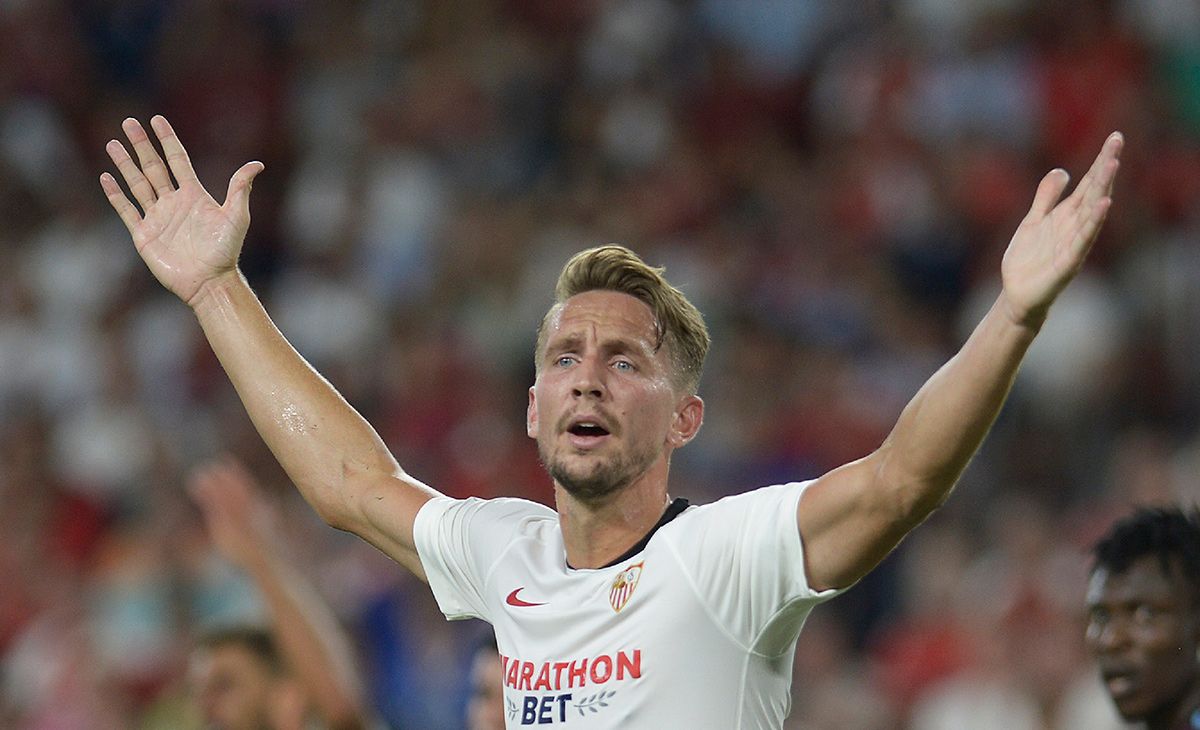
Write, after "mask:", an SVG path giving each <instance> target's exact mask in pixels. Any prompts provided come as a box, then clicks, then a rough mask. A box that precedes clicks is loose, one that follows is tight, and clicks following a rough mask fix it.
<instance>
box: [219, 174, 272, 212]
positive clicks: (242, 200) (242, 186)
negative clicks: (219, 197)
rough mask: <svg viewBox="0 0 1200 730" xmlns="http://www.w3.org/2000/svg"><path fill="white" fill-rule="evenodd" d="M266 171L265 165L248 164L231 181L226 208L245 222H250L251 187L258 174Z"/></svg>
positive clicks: (226, 196)
mask: <svg viewBox="0 0 1200 730" xmlns="http://www.w3.org/2000/svg"><path fill="white" fill-rule="evenodd" d="M264 169H266V166H265V165H263V163H261V162H258V161H255V162H247V163H246V164H244V165H242V166H241V167H240V168H238V171H237V172H235V173H233V177H231V178H230V179H229V190H228V191H227V192H226V193H225V204H224V206H222V207H224V208H226V209H228V210H230V211H231V212H233V213H235V214H237V215H238V216H240V217H241V219H242V220H244V221H249V220H250V187H251V185H252V184H253V183H254V178H255V177H256V176H257V175H258V173H260V172H262V171H263V170H264Z"/></svg>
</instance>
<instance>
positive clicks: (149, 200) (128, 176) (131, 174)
mask: <svg viewBox="0 0 1200 730" xmlns="http://www.w3.org/2000/svg"><path fill="white" fill-rule="evenodd" d="M104 150H105V151H106V152H108V157H109V159H111V160H112V161H113V164H114V165H116V166H117V170H118V171H119V172H120V173H121V177H122V178H124V179H125V184H126V185H128V186H129V191H130V192H132V193H133V197H134V199H135V200H137V202H138V205H140V206H141V207H142V211H143V212H144V211H145V210H146V209H147V208H149V207H150V206H151V205H153V204H154V201H156V200H158V195H157V194H155V192H154V186H153V185H151V184H150V181H149V180H147V179H146V176H145V175H143V174H142V171H141V170H140V169H139V168H138V166H137V163H135V162H134V161H133V158H132V157H130V156H129V152H128V151H126V149H125V145H123V144H121V143H120V142H118V141H117V140H115V139H113V140H109V142H108V144H107V145H105V147H104Z"/></svg>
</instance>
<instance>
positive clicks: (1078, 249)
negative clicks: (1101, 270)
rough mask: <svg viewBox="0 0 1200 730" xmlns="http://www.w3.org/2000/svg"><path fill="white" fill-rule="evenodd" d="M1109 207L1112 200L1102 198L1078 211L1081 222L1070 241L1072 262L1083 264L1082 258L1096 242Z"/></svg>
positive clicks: (1106, 197) (1105, 197)
mask: <svg viewBox="0 0 1200 730" xmlns="http://www.w3.org/2000/svg"><path fill="white" fill-rule="evenodd" d="M1111 207H1112V198H1110V197H1108V196H1104V197H1103V198H1100V199H1099V200H1097V201H1095V202H1094V203H1092V204H1091V205H1090V206H1089V207H1087V208H1082V209H1081V210H1080V215H1081V216H1082V217H1083V220H1082V221H1081V222H1080V223H1079V224H1078V230H1077V231H1076V234H1075V238H1074V239H1073V240H1072V241H1071V256H1072V257H1073V258H1074V260H1076V261H1078V262H1079V263H1082V262H1083V259H1084V257H1086V256H1087V253H1088V251H1090V250H1091V248H1092V243H1094V242H1095V240H1096V235H1097V234H1098V233H1100V228H1101V226H1103V225H1104V220H1105V219H1106V218H1107V217H1108V211H1109V209H1110V208H1111Z"/></svg>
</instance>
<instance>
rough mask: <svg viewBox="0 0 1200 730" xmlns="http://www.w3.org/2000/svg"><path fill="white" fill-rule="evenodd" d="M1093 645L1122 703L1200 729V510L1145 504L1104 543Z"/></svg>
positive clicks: (1092, 603)
mask: <svg viewBox="0 0 1200 730" xmlns="http://www.w3.org/2000/svg"><path fill="white" fill-rule="evenodd" d="M1095 558H1096V564H1095V568H1094V569H1093V571H1092V577H1091V582H1090V584H1089V586H1088V592H1087V612H1088V622H1087V635H1086V636H1087V645H1088V648H1089V649H1090V650H1091V652H1092V654H1093V655H1094V656H1095V658H1096V661H1097V662H1098V663H1099V665H1100V675H1101V677H1102V678H1103V680H1104V684H1105V686H1106V687H1107V689H1108V692H1109V694H1110V695H1111V696H1112V699H1113V703H1114V704H1115V705H1116V707H1117V711H1118V712H1120V713H1121V716H1122V717H1124V718H1125V719H1126V720H1132V721H1139V722H1142V723H1145V727H1146V728H1148V730H1198V729H1200V511H1198V510H1195V509H1193V510H1191V511H1186V512H1185V511H1183V510H1181V509H1178V508H1153V509H1152V508H1143V509H1139V510H1138V511H1136V512H1135V513H1134V514H1133V515H1131V516H1129V517H1126V518H1124V519H1122V520H1120V521H1119V522H1117V523H1116V524H1115V525H1114V526H1113V527H1112V529H1111V530H1110V531H1109V532H1108V534H1107V535H1106V536H1105V537H1104V538H1103V539H1102V540H1101V541H1100V542H1099V543H1098V544H1097V545H1096V548H1095Z"/></svg>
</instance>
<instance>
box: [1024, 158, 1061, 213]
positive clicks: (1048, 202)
mask: <svg viewBox="0 0 1200 730" xmlns="http://www.w3.org/2000/svg"><path fill="white" fill-rule="evenodd" d="M1070 181H1071V176H1070V175H1069V174H1068V173H1067V171H1066V170H1064V169H1062V168H1061V167H1059V168H1055V169H1053V170H1051V171H1050V172H1048V173H1047V174H1046V176H1045V177H1043V178H1042V182H1041V183H1039V184H1038V188H1037V193H1036V194H1035V195H1034V196H1033V205H1032V206H1030V208H1029V217H1030V218H1034V219H1037V218H1044V217H1045V216H1047V215H1049V214H1050V211H1051V210H1053V209H1054V206H1055V205H1057V204H1058V201H1059V199H1061V198H1062V194H1063V191H1065V190H1066V189H1067V183H1069V182H1070Z"/></svg>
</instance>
